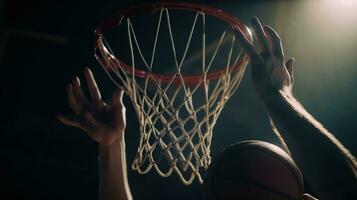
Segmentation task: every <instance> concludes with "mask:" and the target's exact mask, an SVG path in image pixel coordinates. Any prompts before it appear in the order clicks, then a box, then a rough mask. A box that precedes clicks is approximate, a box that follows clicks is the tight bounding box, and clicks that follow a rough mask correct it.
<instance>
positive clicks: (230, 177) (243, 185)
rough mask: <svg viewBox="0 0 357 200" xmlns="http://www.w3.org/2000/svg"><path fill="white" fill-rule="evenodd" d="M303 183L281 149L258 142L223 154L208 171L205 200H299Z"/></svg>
mask: <svg viewBox="0 0 357 200" xmlns="http://www.w3.org/2000/svg"><path fill="white" fill-rule="evenodd" d="M303 188H304V187H303V180H302V176H301V173H300V170H299V168H298V167H297V165H296V164H295V162H294V161H293V160H292V158H291V157H290V156H289V155H288V154H287V153H286V152H285V151H284V150H282V149H280V148H279V147H277V146H275V145H273V144H270V143H267V142H263V141H257V140H250V141H244V142H240V143H237V144H234V145H231V146H229V147H228V148H226V149H224V150H223V151H222V152H220V153H219V154H218V155H217V157H216V159H214V161H213V163H212V164H211V166H210V168H209V169H208V172H207V175H206V180H205V197H206V199H217V200H218V199H220V200H223V199H226V200H227V199H232V200H233V199H237V200H241V199H242V200H250V199H252V200H260V199H262V200H263V199H264V200H293V199H295V200H299V199H302V195H303Z"/></svg>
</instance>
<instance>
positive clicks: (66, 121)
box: [56, 114, 81, 128]
mask: <svg viewBox="0 0 357 200" xmlns="http://www.w3.org/2000/svg"><path fill="white" fill-rule="evenodd" d="M56 118H57V119H58V121H60V122H62V123H63V124H65V125H68V126H73V127H77V128H81V125H80V123H79V122H78V121H77V120H75V119H71V118H69V117H65V116H63V115H61V114H59V115H57V116H56Z"/></svg>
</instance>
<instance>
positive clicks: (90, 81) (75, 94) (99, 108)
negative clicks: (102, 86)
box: [57, 68, 132, 200]
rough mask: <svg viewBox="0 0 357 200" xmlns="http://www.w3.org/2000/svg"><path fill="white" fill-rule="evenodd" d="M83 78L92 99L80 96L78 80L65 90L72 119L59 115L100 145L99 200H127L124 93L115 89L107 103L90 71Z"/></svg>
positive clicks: (64, 122) (128, 193)
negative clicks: (73, 114) (72, 113)
mask: <svg viewBox="0 0 357 200" xmlns="http://www.w3.org/2000/svg"><path fill="white" fill-rule="evenodd" d="M84 76H85V79H86V82H87V85H88V90H89V93H90V96H91V100H89V99H88V98H87V97H86V96H85V95H84V93H83V90H82V88H81V83H80V80H79V78H78V77H75V78H74V80H73V82H72V83H71V84H69V85H68V86H67V88H66V90H67V95H68V104H69V106H70V108H71V109H72V110H73V112H74V113H75V116H74V117H69V116H63V115H58V116H57V118H58V120H59V121H61V122H62V123H63V124H66V125H69V126H74V127H78V128H80V129H82V130H83V131H85V132H86V133H87V134H88V135H89V136H90V137H91V138H92V139H93V140H95V141H97V142H98V143H99V160H100V161H99V162H100V163H99V164H100V181H101V183H100V198H101V199H102V200H130V199H132V195H131V192H130V188H129V184H128V177H127V169H126V168H127V166H126V156H125V138H124V132H125V125H126V122H125V107H124V105H123V101H122V98H123V91H122V90H121V89H120V88H118V89H117V90H116V91H114V93H113V96H112V103H111V104H106V103H105V102H104V101H103V100H102V99H101V94H100V91H99V89H98V86H97V84H96V82H95V80H94V77H93V74H92V72H91V70H90V69H89V68H86V69H85V70H84Z"/></svg>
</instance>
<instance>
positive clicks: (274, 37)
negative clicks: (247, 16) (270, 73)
mask: <svg viewBox="0 0 357 200" xmlns="http://www.w3.org/2000/svg"><path fill="white" fill-rule="evenodd" d="M264 31H265V33H266V35H267V36H268V37H269V39H270V42H271V52H272V53H273V55H275V56H278V57H283V56H284V52H283V46H282V43H281V39H280V37H279V35H278V33H277V32H276V31H274V30H273V29H272V28H271V27H270V26H264Z"/></svg>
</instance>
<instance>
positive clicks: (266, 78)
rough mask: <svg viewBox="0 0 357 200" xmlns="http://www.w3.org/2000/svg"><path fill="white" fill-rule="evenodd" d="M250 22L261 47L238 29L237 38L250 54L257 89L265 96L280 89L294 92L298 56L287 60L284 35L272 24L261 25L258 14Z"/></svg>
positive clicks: (267, 96)
mask: <svg viewBox="0 0 357 200" xmlns="http://www.w3.org/2000/svg"><path fill="white" fill-rule="evenodd" d="M251 22H252V28H253V32H254V39H255V41H256V42H257V45H258V48H259V49H258V50H257V49H255V48H254V47H253V44H251V43H250V42H249V41H248V40H247V38H246V37H245V36H244V35H243V33H242V32H239V33H238V34H239V36H238V39H239V41H240V42H241V44H242V46H243V49H244V50H245V51H246V52H247V54H248V55H249V56H250V57H251V65H252V79H253V84H254V87H255V89H256V91H257V93H258V94H259V95H260V96H261V97H262V98H263V99H265V98H269V97H270V96H272V95H274V94H275V93H277V92H278V91H284V92H289V93H291V90H292V86H293V82H294V79H293V64H294V62H295V60H294V59H293V58H291V59H289V60H287V61H285V56H284V51H283V47H282V43H281V39H280V37H279V35H278V34H277V33H276V32H275V31H274V30H273V29H272V28H271V27H269V26H264V27H262V25H261V23H260V22H259V19H258V18H256V17H255V18H253V19H252V21H251Z"/></svg>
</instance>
